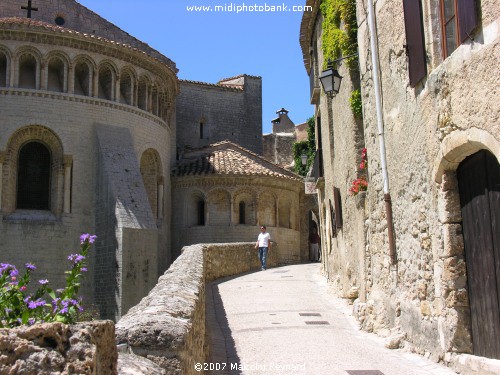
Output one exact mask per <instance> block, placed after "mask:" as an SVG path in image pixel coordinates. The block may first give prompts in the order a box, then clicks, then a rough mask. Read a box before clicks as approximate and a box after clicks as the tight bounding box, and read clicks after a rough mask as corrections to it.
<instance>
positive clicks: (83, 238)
mask: <svg viewBox="0 0 500 375" xmlns="http://www.w3.org/2000/svg"><path fill="white" fill-rule="evenodd" d="M96 238H97V236H96V235H95V234H93V235H90V234H88V233H84V234H82V235H81V236H80V243H81V244H82V245H83V244H84V243H85V242H86V241H88V242H89V243H94V242H95V239H96Z"/></svg>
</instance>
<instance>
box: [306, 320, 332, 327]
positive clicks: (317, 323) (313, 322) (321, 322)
mask: <svg viewBox="0 0 500 375" xmlns="http://www.w3.org/2000/svg"><path fill="white" fill-rule="evenodd" d="M305 323H306V324H307V325H324V326H326V325H330V323H328V322H327V321H326V320H308V321H306V322H305Z"/></svg>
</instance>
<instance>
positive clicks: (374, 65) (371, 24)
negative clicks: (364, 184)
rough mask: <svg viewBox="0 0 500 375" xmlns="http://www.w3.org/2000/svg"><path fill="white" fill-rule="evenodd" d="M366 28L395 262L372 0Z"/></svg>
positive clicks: (393, 251)
mask: <svg viewBox="0 0 500 375" xmlns="http://www.w3.org/2000/svg"><path fill="white" fill-rule="evenodd" d="M368 28H369V33H370V47H371V50H372V54H371V55H372V72H373V86H374V89H375V107H376V110H377V127H378V140H379V143H380V163H381V165H382V177H383V180H384V201H385V214H386V218H387V229H388V235H389V256H390V258H391V264H395V263H396V244H395V241H394V223H393V220H392V202H391V194H390V192H389V176H388V174H387V161H386V157H385V139H384V119H383V116H382V101H381V91H380V77H379V70H380V66H379V60H378V47H377V39H376V35H377V34H376V31H375V7H374V4H373V0H368Z"/></svg>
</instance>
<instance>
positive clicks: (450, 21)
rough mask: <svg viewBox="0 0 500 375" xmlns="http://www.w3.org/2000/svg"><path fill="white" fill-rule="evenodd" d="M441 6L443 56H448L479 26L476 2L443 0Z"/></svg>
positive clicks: (469, 0)
mask: <svg viewBox="0 0 500 375" xmlns="http://www.w3.org/2000/svg"><path fill="white" fill-rule="evenodd" d="M440 7H441V19H440V21H441V34H442V50H443V58H447V57H448V56H450V55H451V54H452V53H453V51H455V49H457V47H458V46H459V45H460V44H462V43H463V42H465V40H467V38H469V37H470V34H471V33H472V31H473V30H474V28H475V27H476V26H477V11H476V2H475V0H460V1H459V0H441V2H440Z"/></svg>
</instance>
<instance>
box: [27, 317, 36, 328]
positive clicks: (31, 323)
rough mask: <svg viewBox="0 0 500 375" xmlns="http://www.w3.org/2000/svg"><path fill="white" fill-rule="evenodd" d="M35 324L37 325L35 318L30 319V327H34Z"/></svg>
mask: <svg viewBox="0 0 500 375" xmlns="http://www.w3.org/2000/svg"><path fill="white" fill-rule="evenodd" d="M33 324H35V319H34V318H29V319H28V325H30V326H32V325H33Z"/></svg>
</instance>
